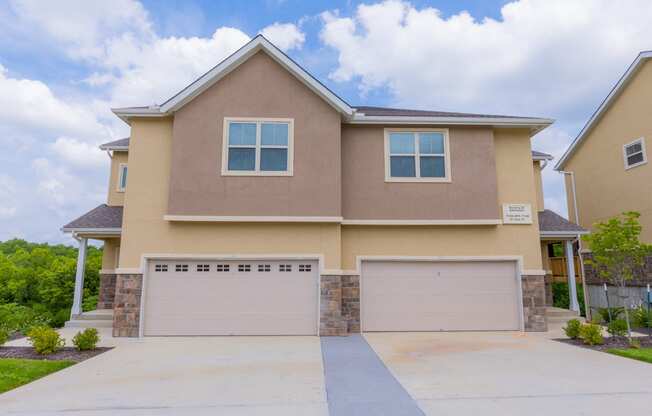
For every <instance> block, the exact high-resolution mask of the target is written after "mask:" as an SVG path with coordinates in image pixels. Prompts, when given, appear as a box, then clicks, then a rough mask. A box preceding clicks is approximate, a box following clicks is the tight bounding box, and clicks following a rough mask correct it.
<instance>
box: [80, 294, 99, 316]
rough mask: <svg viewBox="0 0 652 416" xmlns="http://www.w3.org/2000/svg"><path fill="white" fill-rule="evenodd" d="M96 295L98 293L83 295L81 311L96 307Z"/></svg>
mask: <svg viewBox="0 0 652 416" xmlns="http://www.w3.org/2000/svg"><path fill="white" fill-rule="evenodd" d="M98 297H99V296H98V295H90V296H84V300H82V311H84V312H88V311H94V310H95V309H97V298H98Z"/></svg>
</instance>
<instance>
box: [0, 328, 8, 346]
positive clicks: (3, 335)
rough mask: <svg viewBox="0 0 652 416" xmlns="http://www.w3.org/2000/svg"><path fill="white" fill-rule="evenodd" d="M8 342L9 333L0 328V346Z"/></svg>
mask: <svg viewBox="0 0 652 416" xmlns="http://www.w3.org/2000/svg"><path fill="white" fill-rule="evenodd" d="M8 340H9V331H7V330H6V329H4V328H0V345H4V344H5V342H7V341H8Z"/></svg>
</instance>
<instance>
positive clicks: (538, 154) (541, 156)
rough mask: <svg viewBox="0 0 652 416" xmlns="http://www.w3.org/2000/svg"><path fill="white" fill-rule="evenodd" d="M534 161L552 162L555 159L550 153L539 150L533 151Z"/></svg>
mask: <svg viewBox="0 0 652 416" xmlns="http://www.w3.org/2000/svg"><path fill="white" fill-rule="evenodd" d="M532 159H545V160H552V159H554V157H553V156H552V155H550V154H548V153H543V152H539V151H538V150H533V151H532Z"/></svg>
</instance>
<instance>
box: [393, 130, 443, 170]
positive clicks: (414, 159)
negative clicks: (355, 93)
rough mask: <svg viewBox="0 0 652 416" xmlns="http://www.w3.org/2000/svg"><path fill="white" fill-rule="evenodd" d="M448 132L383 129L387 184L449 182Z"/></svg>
mask: <svg viewBox="0 0 652 416" xmlns="http://www.w3.org/2000/svg"><path fill="white" fill-rule="evenodd" d="M449 154H450V152H449V149H448V131H447V130H445V129H427V130H419V129H396V130H394V129H387V130H385V180H386V181H387V182H450V157H449Z"/></svg>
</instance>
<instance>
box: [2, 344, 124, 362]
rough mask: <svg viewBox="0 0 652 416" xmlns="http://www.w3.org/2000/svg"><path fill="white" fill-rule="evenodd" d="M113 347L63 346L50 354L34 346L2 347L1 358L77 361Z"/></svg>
mask: <svg viewBox="0 0 652 416" xmlns="http://www.w3.org/2000/svg"><path fill="white" fill-rule="evenodd" d="M110 349H111V348H108V347H98V348H96V349H94V350H92V351H77V349H76V348H74V347H63V348H62V349H61V350H59V351H58V352H55V353H54V354H49V355H41V354H38V353H36V351H34V348H32V347H0V358H26V359H29V360H51V361H60V360H69V361H74V362H76V363H78V362H81V361H84V360H88V359H89V358H93V357H95V356H96V355H99V354H102V353H103V352H107V351H108V350H110Z"/></svg>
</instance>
